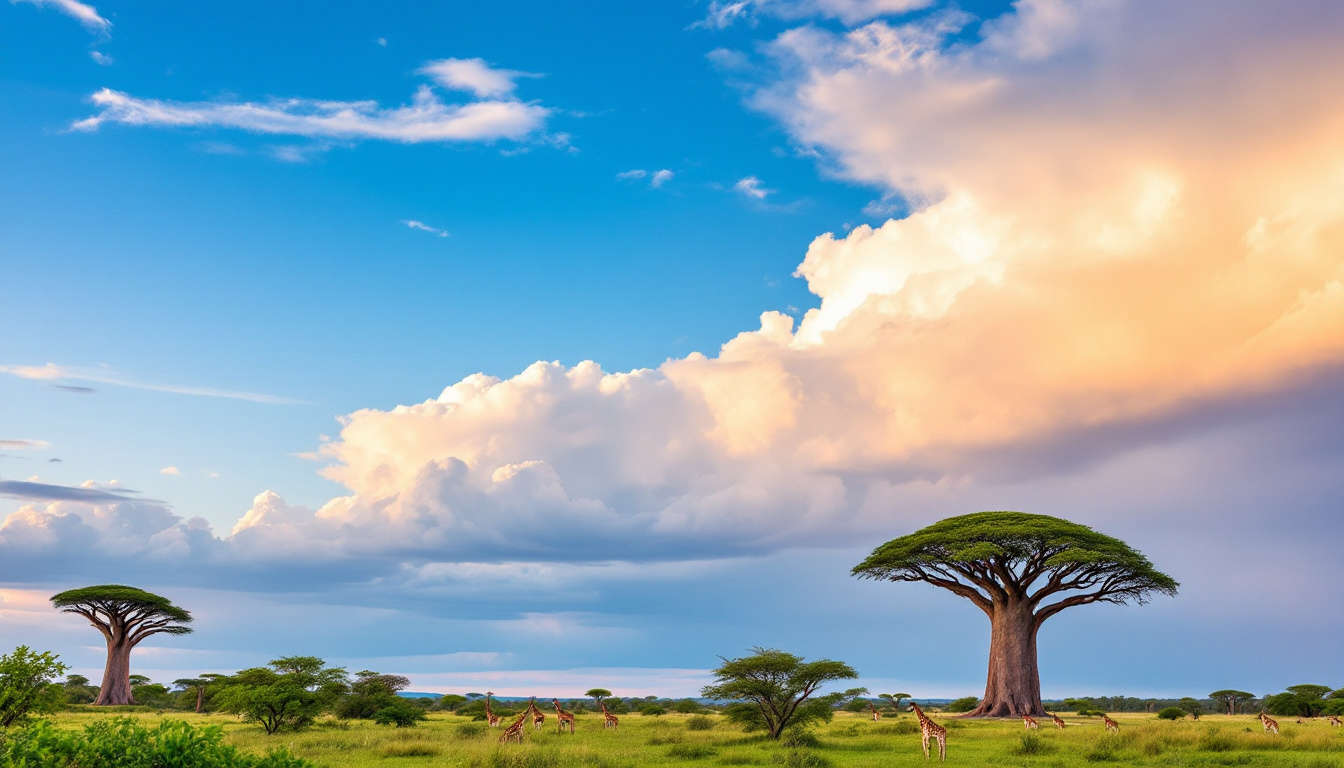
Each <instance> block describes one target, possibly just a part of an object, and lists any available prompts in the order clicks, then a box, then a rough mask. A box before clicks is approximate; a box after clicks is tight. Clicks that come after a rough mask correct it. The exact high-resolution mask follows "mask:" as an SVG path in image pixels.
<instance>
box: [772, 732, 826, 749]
mask: <svg viewBox="0 0 1344 768" xmlns="http://www.w3.org/2000/svg"><path fill="white" fill-rule="evenodd" d="M781 743H782V744H783V745H784V746H786V747H791V748H794V749H797V748H799V747H811V748H816V747H820V746H821V739H818V738H817V735H816V734H815V733H813V732H811V731H808V730H803V729H801V728H796V729H791V730H789V731H788V732H787V733H785V734H784V740H783V742H781Z"/></svg>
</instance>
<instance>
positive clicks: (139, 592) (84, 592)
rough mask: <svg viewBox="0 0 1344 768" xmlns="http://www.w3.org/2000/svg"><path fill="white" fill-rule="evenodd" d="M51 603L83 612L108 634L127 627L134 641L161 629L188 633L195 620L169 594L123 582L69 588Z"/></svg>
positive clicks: (53, 597) (75, 611) (127, 632)
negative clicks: (112, 628)
mask: <svg viewBox="0 0 1344 768" xmlns="http://www.w3.org/2000/svg"><path fill="white" fill-rule="evenodd" d="M51 604H52V605H54V606H55V607H56V608H58V609H60V610H61V611H62V612H64V613H77V614H79V615H80V616H83V617H84V618H86V619H88V620H89V621H90V622H92V623H93V625H94V626H95V627H98V628H100V629H103V630H104V632H103V633H104V634H107V631H108V629H107V628H111V627H117V626H120V627H124V631H125V633H126V637H127V639H128V640H129V641H130V642H131V643H133V644H134V643H138V642H140V641H141V640H143V639H145V638H146V637H149V636H150V635H155V634H159V633H163V634H168V635H185V634H189V633H190V632H191V631H192V630H191V627H188V626H184V625H186V624H190V623H191V621H192V618H191V613H190V612H189V611H187V610H186V609H184V608H179V607H178V606H176V605H173V603H172V601H170V600H169V599H168V598H166V597H163V596H161V595H156V594H154V593H153V592H146V591H145V590H143V589H137V588H136V587H127V586H124V585H122V584H102V585H98V586H93V587H81V588H79V589H70V590H66V591H65V592H61V593H59V594H56V595H52V597H51Z"/></svg>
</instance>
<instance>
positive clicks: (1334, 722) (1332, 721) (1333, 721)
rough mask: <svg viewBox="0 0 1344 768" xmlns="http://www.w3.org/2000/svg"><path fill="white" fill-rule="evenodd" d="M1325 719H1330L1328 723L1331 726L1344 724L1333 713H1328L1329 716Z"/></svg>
mask: <svg viewBox="0 0 1344 768" xmlns="http://www.w3.org/2000/svg"><path fill="white" fill-rule="evenodd" d="M1327 719H1328V720H1329V721H1330V725H1331V726H1333V727H1336V728H1337V727H1339V726H1341V725H1344V723H1341V722H1339V718H1338V717H1335V716H1334V715H1330V717H1329V718H1327Z"/></svg>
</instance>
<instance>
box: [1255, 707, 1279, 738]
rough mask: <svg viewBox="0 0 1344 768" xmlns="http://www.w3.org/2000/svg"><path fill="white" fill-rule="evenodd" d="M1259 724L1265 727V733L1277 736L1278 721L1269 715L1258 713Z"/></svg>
mask: <svg viewBox="0 0 1344 768" xmlns="http://www.w3.org/2000/svg"><path fill="white" fill-rule="evenodd" d="M1260 724H1261V725H1263V726H1265V730H1266V731H1267V732H1269V733H1272V734H1274V735H1276V736H1277V735H1278V733H1279V723H1278V721H1277V720H1275V719H1274V718H1272V717H1270V716H1269V715H1266V714H1265V713H1264V712H1261V713H1260Z"/></svg>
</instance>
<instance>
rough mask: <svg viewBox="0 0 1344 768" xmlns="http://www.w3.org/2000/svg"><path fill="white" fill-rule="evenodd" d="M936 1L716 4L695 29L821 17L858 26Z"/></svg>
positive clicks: (734, 0) (728, 0)
mask: <svg viewBox="0 0 1344 768" xmlns="http://www.w3.org/2000/svg"><path fill="white" fill-rule="evenodd" d="M933 3H934V0H714V1H713V2H711V3H710V4H709V12H708V13H707V14H706V16H705V18H704V19H703V20H701V21H700V22H698V23H697V24H696V25H695V26H700V27H708V28H711V29H724V28H727V27H730V26H732V25H733V24H735V23H736V22H738V21H742V20H747V21H750V20H753V18H754V17H755V16H771V17H774V18H778V19H786V20H793V19H805V18H811V17H820V18H825V19H838V20H840V21H841V22H843V23H845V24H851V25H852V24H858V23H860V22H864V21H869V20H870V19H875V18H878V17H879V16H891V15H899V14H903V13H909V12H910V11H917V10H919V9H921V8H927V7H928V6H930V5H932V4H933Z"/></svg>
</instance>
